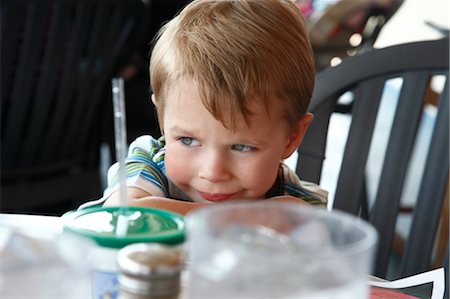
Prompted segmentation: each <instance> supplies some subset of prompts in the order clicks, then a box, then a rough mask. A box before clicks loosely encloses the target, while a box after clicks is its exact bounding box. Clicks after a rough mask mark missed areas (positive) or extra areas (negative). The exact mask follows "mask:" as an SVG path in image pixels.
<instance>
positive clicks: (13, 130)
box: [2, 3, 46, 166]
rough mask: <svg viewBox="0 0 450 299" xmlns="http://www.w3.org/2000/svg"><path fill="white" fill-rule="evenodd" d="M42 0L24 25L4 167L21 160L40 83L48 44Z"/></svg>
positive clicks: (7, 117) (29, 13)
mask: <svg viewBox="0 0 450 299" xmlns="http://www.w3.org/2000/svg"><path fill="white" fill-rule="evenodd" d="M38 5H39V4H38V3H33V4H31V5H30V6H28V10H27V11H26V18H25V23H24V24H23V26H24V29H23V30H24V34H23V39H22V40H21V41H20V42H21V46H20V51H19V56H18V58H17V59H18V60H17V65H18V71H17V72H16V73H15V76H14V79H13V80H14V82H13V86H12V90H11V97H10V99H9V113H8V115H7V116H6V120H5V121H6V125H5V128H4V130H5V131H4V135H3V145H2V148H3V149H4V152H3V153H2V157H8V159H2V164H3V165H4V166H10V165H13V164H14V163H15V161H17V159H18V157H19V152H18V151H17V148H18V147H19V144H20V142H21V141H22V140H23V132H24V130H26V124H27V122H28V117H29V111H30V109H31V106H32V100H31V97H32V94H33V90H34V88H35V86H36V78H37V74H38V73H39V67H40V65H39V53H40V52H41V51H42V50H43V47H44V43H43V40H44V36H43V33H44V32H45V30H44V28H45V27H44V26H45V13H46V12H45V11H44V10H42V9H38V8H37V6H38Z"/></svg>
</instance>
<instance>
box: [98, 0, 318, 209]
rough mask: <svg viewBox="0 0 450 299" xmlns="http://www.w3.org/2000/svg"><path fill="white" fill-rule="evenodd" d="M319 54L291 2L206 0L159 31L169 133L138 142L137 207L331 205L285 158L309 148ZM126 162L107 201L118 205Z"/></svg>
mask: <svg viewBox="0 0 450 299" xmlns="http://www.w3.org/2000/svg"><path fill="white" fill-rule="evenodd" d="M314 77H315V69H314V60H313V54H312V51H311V47H310V43H309V39H308V33H307V29H306V24H305V21H304V19H303V17H302V15H301V14H300V12H299V11H298V9H297V8H296V6H295V5H294V4H293V3H292V2H291V1H289V0H264V1H261V0H229V1H227V0H198V1H193V2H191V3H190V4H189V5H187V6H186V8H185V9H183V10H182V11H181V12H180V14H179V15H178V16H176V17H175V18H174V19H172V20H171V21H170V22H168V23H167V24H166V25H165V26H164V27H163V28H162V29H161V31H160V33H159V35H158V36H157V39H156V44H155V45H154V48H153V52H152V56H151V61H150V78H151V86H152V91H153V95H152V100H153V103H154V104H155V105H156V108H157V112H158V119H159V123H160V127H161V130H162V134H163V137H162V138H161V139H159V140H155V139H153V138H152V137H150V136H142V137H140V138H138V139H137V140H136V141H134V142H133V143H132V144H131V145H130V149H129V155H128V158H127V166H126V167H127V175H128V178H127V187H128V188H127V192H128V197H129V203H130V204H131V205H144V206H151V207H157V208H163V209H168V210H172V211H175V212H178V213H181V214H186V213H187V212H189V211H190V210H191V209H194V208H197V207H199V206H202V205H205V204H208V203H218V202H228V201H233V200H262V199H265V200H278V201H289V202H294V203H304V200H305V201H307V202H309V203H312V204H321V205H325V203H326V199H325V198H324V197H323V196H322V195H320V194H318V193H315V192H311V191H309V190H307V189H306V188H305V187H304V186H302V184H301V182H300V180H299V179H298V177H297V176H296V175H295V173H294V172H293V171H292V170H290V169H289V168H288V167H287V166H286V165H284V164H283V163H282V160H283V159H286V158H288V157H289V156H290V155H291V154H292V153H293V152H294V151H295V150H296V149H297V147H298V146H299V145H300V143H301V141H302V138H303V136H304V134H305V132H306V129H307V128H308V125H309V123H310V122H311V121H312V119H313V116H312V115H311V114H310V113H306V109H307V107H308V104H309V101H310V98H311V94H312V91H313V86H314ZM117 176H118V175H117V164H115V165H114V166H112V167H111V169H110V170H109V173H108V178H109V187H108V189H107V190H106V191H105V194H104V198H106V202H105V205H117V204H119V199H118V197H119V196H118V192H116V191H117V189H118V182H117Z"/></svg>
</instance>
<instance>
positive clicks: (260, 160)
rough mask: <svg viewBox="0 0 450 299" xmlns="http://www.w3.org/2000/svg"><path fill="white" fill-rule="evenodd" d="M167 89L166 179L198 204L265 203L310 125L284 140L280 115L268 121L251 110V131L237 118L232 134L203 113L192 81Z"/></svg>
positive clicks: (261, 111)
mask: <svg viewBox="0 0 450 299" xmlns="http://www.w3.org/2000/svg"><path fill="white" fill-rule="evenodd" d="M171 87H172V88H171V89H170V91H169V92H168V94H167V99H166V101H165V108H164V118H163V119H164V123H163V127H164V135H165V138H166V156H165V165H166V172H167V176H168V177H169V178H170V179H171V180H172V181H173V182H174V183H175V184H176V185H177V186H178V187H179V188H180V189H181V190H183V191H184V192H185V193H186V194H187V195H188V196H189V197H190V198H191V199H192V200H194V201H198V202H223V201H229V200H234V199H261V198H264V196H265V193H266V192H267V191H268V190H269V189H270V188H271V187H272V185H273V184H274V182H275V179H276V176H277V174H278V169H279V164H280V160H282V159H285V158H287V157H288V156H289V155H290V154H291V153H292V152H293V150H295V149H296V147H297V146H298V143H300V140H301V138H302V137H303V134H304V131H305V130H306V127H307V125H308V124H309V121H308V123H307V124H306V126H305V127H304V130H300V131H301V132H300V133H293V134H288V133H287V129H286V124H285V122H284V121H283V119H282V118H281V111H277V110H279V109H277V108H276V107H273V110H274V111H273V112H271V117H270V118H269V116H268V115H267V112H266V111H265V108H264V107H263V106H262V105H259V106H256V105H254V106H253V107H250V108H251V109H252V111H253V112H254V113H255V115H254V116H252V117H251V118H250V126H247V125H246V123H245V121H244V119H243V118H238V122H237V126H236V128H237V129H236V130H235V131H234V132H233V131H231V130H229V129H227V128H225V127H224V126H223V125H222V123H221V122H220V121H218V120H216V119H215V118H214V117H213V116H212V115H211V114H210V112H209V111H208V110H206V108H205V107H204V106H203V104H202V102H201V100H200V97H199V94H198V91H197V89H196V87H195V84H194V83H193V82H192V81H186V80H180V81H178V82H177V84H173V85H172V86H171ZM299 134H300V135H301V136H298V135H299ZM299 138H300V139H299Z"/></svg>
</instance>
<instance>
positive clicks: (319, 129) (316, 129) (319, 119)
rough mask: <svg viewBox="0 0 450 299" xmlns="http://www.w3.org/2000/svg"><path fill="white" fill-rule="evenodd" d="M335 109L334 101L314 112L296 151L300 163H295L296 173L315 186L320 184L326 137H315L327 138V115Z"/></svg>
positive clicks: (325, 103) (327, 102) (328, 119)
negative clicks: (312, 118)
mask: <svg viewBox="0 0 450 299" xmlns="http://www.w3.org/2000/svg"><path fill="white" fill-rule="evenodd" d="M336 98H337V97H336ZM335 107H336V104H335V103H334V101H333V100H329V101H325V102H324V104H323V105H321V106H320V107H318V108H317V109H316V110H315V111H314V121H313V123H312V124H311V125H310V126H309V129H308V131H306V134H305V136H304V138H303V146H301V147H299V148H298V149H297V152H298V154H299V158H300V159H301V161H300V159H299V163H297V166H296V173H297V174H299V176H300V177H301V178H302V179H303V180H306V181H309V182H314V183H316V184H318V183H319V182H320V176H321V174H322V165H323V161H324V159H325V148H326V137H324V138H315V136H327V134H328V125H329V121H330V118H329V115H330V114H331V113H332V112H333V111H334V109H335Z"/></svg>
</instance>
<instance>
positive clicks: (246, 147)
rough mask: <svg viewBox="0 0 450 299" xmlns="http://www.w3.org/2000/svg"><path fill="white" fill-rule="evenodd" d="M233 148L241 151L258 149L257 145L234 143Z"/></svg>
mask: <svg viewBox="0 0 450 299" xmlns="http://www.w3.org/2000/svg"><path fill="white" fill-rule="evenodd" d="M232 149H233V150H235V151H239V152H251V151H254V150H256V148H255V147H253V146H250V145H245V144H233V146H232Z"/></svg>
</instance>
